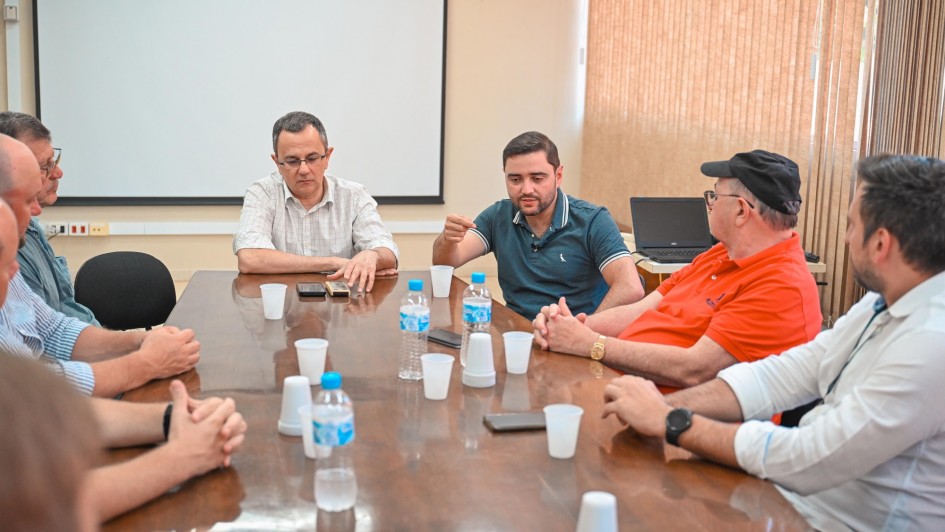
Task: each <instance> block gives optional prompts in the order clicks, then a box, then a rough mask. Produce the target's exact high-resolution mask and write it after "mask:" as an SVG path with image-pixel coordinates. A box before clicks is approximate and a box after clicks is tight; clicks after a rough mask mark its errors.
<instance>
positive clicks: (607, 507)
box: [577, 491, 617, 532]
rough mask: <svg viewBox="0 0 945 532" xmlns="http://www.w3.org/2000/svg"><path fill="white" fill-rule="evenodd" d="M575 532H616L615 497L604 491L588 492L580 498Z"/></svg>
mask: <svg viewBox="0 0 945 532" xmlns="http://www.w3.org/2000/svg"><path fill="white" fill-rule="evenodd" d="M577 532H617V497H614V495H613V494H612V493H607V492H606V491H588V492H586V493H585V494H584V496H583V497H582V498H581V512H580V513H579V514H578V524H577Z"/></svg>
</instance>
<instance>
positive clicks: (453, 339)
mask: <svg viewBox="0 0 945 532" xmlns="http://www.w3.org/2000/svg"><path fill="white" fill-rule="evenodd" d="M427 339H428V340H430V341H431V342H435V343H438V344H440V345H445V346H446V347H452V348H453V349H459V348H460V347H462V345H463V336H462V335H461V334H458V333H454V332H451V331H447V330H445V329H431V330H430V332H429V333H428V334H427Z"/></svg>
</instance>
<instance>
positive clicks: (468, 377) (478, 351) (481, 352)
mask: <svg viewBox="0 0 945 532" xmlns="http://www.w3.org/2000/svg"><path fill="white" fill-rule="evenodd" d="M463 384H465V385H466V386H472V387H473V388H489V387H492V386H495V362H494V361H493V359H492V335H491V334H489V333H481V332H477V333H472V334H470V335H469V348H468V350H467V354H466V367H465V368H464V369H463Z"/></svg>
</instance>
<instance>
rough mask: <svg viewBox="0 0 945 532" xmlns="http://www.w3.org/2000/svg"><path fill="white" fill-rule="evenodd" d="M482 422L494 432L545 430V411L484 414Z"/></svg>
mask: <svg viewBox="0 0 945 532" xmlns="http://www.w3.org/2000/svg"><path fill="white" fill-rule="evenodd" d="M482 422H483V423H484V424H485V425H486V427H489V430H491V431H492V432H512V431H517V430H545V413H544V412H502V413H498V414H486V415H484V416H482Z"/></svg>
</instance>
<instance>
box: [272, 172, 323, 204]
mask: <svg viewBox="0 0 945 532" xmlns="http://www.w3.org/2000/svg"><path fill="white" fill-rule="evenodd" d="M275 175H276V176H278V177H276V179H278V180H279V182H280V183H282V190H283V193H284V194H285V197H286V199H290V198H291V199H292V200H295V202H296V203H298V204H299V205H301V204H302V202H301V201H299V198H296V197H295V196H294V195H293V194H292V191H291V190H289V185H287V184H286V183H285V179H283V177H282V174H280V173H279V172H276V173H275ZM328 177H329V176H328V174H325V177H324V180H325V195H324V196H322V200H321V201H320V202H318V203H317V204H315V206H314V207H312V209H311V210H315V209H317V208H319V207H321V206H322V205H325V204H328V203H334V202H335V183H334V181H333V180H331V179H329V178H328Z"/></svg>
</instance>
